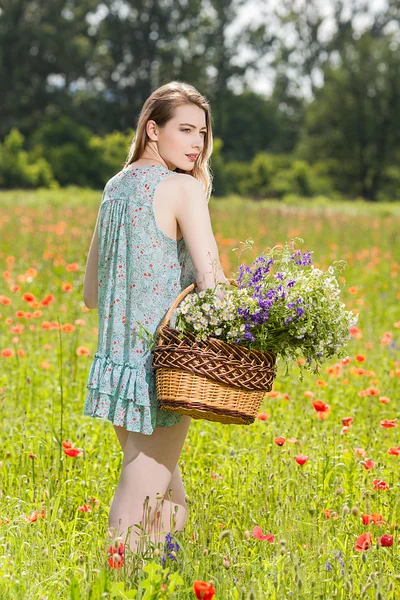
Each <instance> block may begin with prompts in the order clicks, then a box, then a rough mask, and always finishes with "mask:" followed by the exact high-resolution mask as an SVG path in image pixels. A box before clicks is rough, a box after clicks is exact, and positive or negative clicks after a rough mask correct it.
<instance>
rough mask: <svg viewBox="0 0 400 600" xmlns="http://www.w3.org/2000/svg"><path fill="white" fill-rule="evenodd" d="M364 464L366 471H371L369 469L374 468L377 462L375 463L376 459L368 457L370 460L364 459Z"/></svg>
mask: <svg viewBox="0 0 400 600" xmlns="http://www.w3.org/2000/svg"><path fill="white" fill-rule="evenodd" d="M362 466H363V467H364V469H365V470H366V471H369V469H373V468H374V466H375V463H374V461H373V460H369V459H368V460H364V461H363V462H362Z"/></svg>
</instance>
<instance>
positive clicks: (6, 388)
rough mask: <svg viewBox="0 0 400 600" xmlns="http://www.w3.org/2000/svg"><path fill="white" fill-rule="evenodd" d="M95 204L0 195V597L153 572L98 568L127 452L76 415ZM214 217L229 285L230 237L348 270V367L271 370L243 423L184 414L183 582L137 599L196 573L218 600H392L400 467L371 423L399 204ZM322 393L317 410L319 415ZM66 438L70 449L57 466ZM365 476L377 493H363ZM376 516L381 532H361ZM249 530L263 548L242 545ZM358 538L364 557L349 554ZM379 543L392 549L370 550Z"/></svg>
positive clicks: (60, 594)
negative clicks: (368, 538) (364, 544)
mask: <svg viewBox="0 0 400 600" xmlns="http://www.w3.org/2000/svg"><path fill="white" fill-rule="evenodd" d="M100 200H101V193H100V192H99V193H96V192H93V191H90V190H84V191H80V190H79V189H76V188H70V189H69V190H61V191H54V192H51V191H48V190H47V191H42V192H23V191H16V192H9V193H4V192H3V193H1V194H0V207H2V208H0V237H1V243H0V259H1V261H2V286H1V288H0V323H1V328H0V336H1V337H0V361H1V362H0V364H1V369H0V409H1V415H2V423H1V426H2V427H1V429H2V436H1V455H0V461H1V463H0V465H1V466H0V475H1V483H0V548H1V551H0V598H1V599H2V600H3V598H4V599H9V598H10V599H11V598H13V599H14V598H16V599H17V598H18V599H20V598H21V599H22V598H23V599H24V600H25V599H30V598H35V599H36V598H37V599H39V598H43V599H48V600H53V598H100V597H106V598H108V597H110V598H111V597H113V595H112V593H111V591H110V590H111V589H112V586H113V585H114V583H115V582H118V581H120V582H122V581H124V582H125V590H134V589H135V588H137V587H138V585H139V580H145V579H146V578H147V577H148V576H149V574H148V573H146V572H144V571H143V570H141V569H138V571H137V574H136V577H135V578H133V579H132V580H130V579H129V578H128V577H127V576H125V575H124V570H123V569H113V568H111V567H110V566H109V565H108V564H107V556H106V555H105V554H104V540H105V536H106V532H107V516H108V508H109V505H110V502H111V499H112V496H113V493H114V490H115V486H116V485H117V482H118V477H119V472H120V466H121V461H122V452H121V450H120V447H119V445H118V442H117V439H116V437H115V434H114V431H113V429H112V426H111V423H109V422H107V421H104V420H94V419H91V418H90V417H85V416H83V415H82V410H83V404H84V398H85V393H86V388H85V384H86V379H87V375H88V370H89V366H90V363H91V360H92V356H93V354H94V352H95V351H96V342H97V312H96V311H94V310H92V311H89V310H88V309H87V308H86V307H85V306H84V303H83V298H82V286H83V275H84V268H85V264H86V253H87V251H88V248H89V244H90V241H91V237H92V234H93V228H94V225H95V222H96V216H97V209H98V206H99V203H100ZM210 212H211V216H212V221H213V229H214V233H215V235H216V239H217V242H218V246H219V249H220V255H221V260H222V263H223V267H224V270H225V274H226V275H227V276H233V275H234V273H235V272H236V271H237V267H238V262H237V252H235V251H232V249H233V248H236V247H239V242H240V241H245V240H246V239H247V238H249V237H252V238H253V239H254V240H255V244H254V247H253V249H252V250H251V252H250V251H246V252H244V253H243V255H242V260H243V261H245V262H250V261H251V260H252V259H253V258H255V256H257V255H258V254H260V253H261V251H262V250H263V249H264V248H266V247H267V246H274V245H275V244H277V243H283V242H285V241H286V240H289V239H291V238H293V237H294V236H300V237H302V238H303V239H304V241H305V244H304V248H302V249H303V250H312V251H313V255H312V257H313V262H314V264H315V265H316V266H317V267H320V268H324V267H325V266H326V265H328V264H331V263H332V262H333V261H334V260H339V259H344V260H346V261H347V263H348V266H347V268H346V270H345V271H344V273H343V275H344V277H345V282H343V288H344V289H343V301H344V302H345V303H346V306H347V309H348V310H353V311H354V312H358V313H359V321H358V324H357V327H356V328H355V329H354V331H353V332H352V339H351V341H349V345H348V355H349V360H348V361H342V360H336V361H335V360H332V361H330V362H329V364H328V363H326V364H325V365H324V367H325V368H323V369H322V370H321V372H320V373H319V376H313V375H311V374H308V375H307V374H306V375H305V380H304V381H303V382H302V383H300V382H299V380H298V377H297V375H298V371H297V367H295V368H294V369H293V372H292V374H291V375H290V377H288V378H283V376H282V374H283V372H284V365H281V367H280V371H279V372H278V375H277V378H276V380H275V384H274V392H272V393H270V394H267V395H266V396H265V399H264V401H263V404H262V406H261V408H260V413H259V418H258V419H256V421H255V422H254V423H253V424H252V425H250V426H247V427H246V426H235V425H230V426H227V425H222V424H217V423H211V422H207V421H192V424H191V427H190V430H189V434H188V437H187V439H186V442H185V444H184V447H183V451H182V455H181V459H180V466H181V472H182V477H183V480H184V484H185V489H186V492H187V494H188V496H189V498H190V500H189V521H188V524H187V526H186V529H185V531H184V532H182V533H180V534H177V535H176V536H175V539H176V540H179V545H180V549H179V551H178V553H177V561H174V560H172V559H167V564H168V565H169V566H170V567H171V569H172V571H176V572H179V573H180V575H181V576H182V578H183V582H184V583H183V584H182V585H181V586H180V587H179V588H178V591H177V592H176V593H175V594H169V595H168V591H165V592H163V591H161V590H160V591H159V593H158V595H153V596H150V595H149V596H144V595H143V591H140V594H141V595H138V596H137V598H158V597H159V598H163V597H164V598H168V597H170V598H177V599H179V600H180V599H186V598H187V599H189V598H194V597H195V595H194V592H193V581H194V580H204V581H206V582H212V583H213V585H214V586H215V589H216V595H215V598H216V600H230V599H243V600H245V599H248V598H257V600H264V599H265V598H271V599H277V600H278V599H279V600H280V599H286V598H299V599H303V598H307V599H308V598H310V599H311V598H321V599H324V600H326V599H329V598H341V599H346V600H347V599H349V598H351V599H353V598H374V599H375V598H383V599H385V600H389V599H396V598H398V597H400V581H399V578H400V560H399V531H398V527H400V510H399V498H400V496H399V488H400V485H399V461H400V456H398V455H396V453H395V452H392V453H390V454H389V453H388V450H389V448H397V447H398V446H399V445H400V438H399V433H398V432H399V429H398V427H391V428H386V427H383V426H381V421H382V420H385V419H387V420H392V419H395V418H396V417H398V397H399V389H400V386H399V383H400V352H399V343H400V311H399V305H400V302H399V301H400V286H399V270H400V256H399V255H400V234H399V231H400V215H399V210H398V208H397V207H396V205H390V204H387V205H381V206H378V205H377V206H372V207H371V206H370V205H368V204H366V203H360V202H357V203H351V204H348V205H345V204H343V203H341V204H338V203H335V204H332V205H328V206H325V205H324V203H323V202H314V203H313V202H310V201H308V202H307V201H302V202H299V204H291V205H289V204H283V203H279V202H277V201H274V202H271V203H268V202H262V203H250V202H245V201H242V200H240V199H239V198H237V197H231V198H226V199H221V200H217V199H213V200H211V202H210ZM317 399H319V400H322V401H323V402H324V403H326V404H328V405H329V408H330V410H329V411H326V413H327V414H323V415H322V414H319V412H317V411H316V410H315V408H314V407H313V405H312V402H313V401H315V400H317ZM320 412H321V413H323V411H320ZM347 417H352V418H353V421H352V422H350V424H349V425H348V429H346V423H348V421H346V420H345V421H342V420H343V419H346V418H347ZM396 424H397V423H396ZM277 436H282V437H284V438H285V440H286V441H285V442H284V443H283V445H281V446H279V445H277V443H276V442H274V439H275V438H276V437H277ZM62 441H70V442H72V444H73V445H74V447H75V448H78V449H81V450H82V453H79V452H78V453H77V454H78V455H77V456H68V455H66V454H65V453H64V450H65V448H64V447H63V445H62V443H61V442H62ZM355 448H358V449H360V448H361V449H363V450H364V452H361V451H357V452H356V451H355V450H354V449H355ZM72 454H73V453H72ZM80 454H82V455H80ZM298 455H305V456H307V457H308V459H307V461H306V462H305V464H303V465H299V464H297V463H296V461H295V456H298ZM367 459H370V460H372V461H373V462H374V463H375V464H374V466H373V467H372V468H370V469H366V468H365V466H368V463H366V462H365V461H366V460H367ZM374 480H382V481H384V482H386V483H387V484H388V486H389V489H386V490H385V489H376V490H374V489H373V488H374ZM375 487H377V485H376V484H375ZM324 511H325V512H324ZM328 511H329V512H328ZM371 514H380V515H381V516H382V519H381V520H378V523H382V522H383V523H384V524H374V523H373V522H372V521H370V523H369V524H367V525H365V524H364V522H363V518H362V515H371ZM366 520H368V519H366V518H365V517H364V521H366ZM375 520H376V519H375ZM257 526H259V527H260V528H261V532H262V534H264V535H266V534H273V535H274V538H273V539H272V538H271V537H269V538H268V539H257V538H255V537H253V534H254V531H257V530H254V528H255V527H257ZM366 532H371V534H372V541H373V545H372V547H371V548H369V549H368V550H366V551H357V550H355V544H356V540H357V538H358V537H359V536H360V535H361V534H363V533H366ZM383 534H390V535H391V536H393V537H394V541H393V545H392V546H389V547H379V545H377V544H376V543H375V541H376V538H378V537H381V536H382V535H383ZM271 540H272V541H271ZM152 561H154V562H157V563H160V564H161V561H160V556H157V555H155V556H152V557H149V558H148V562H152ZM74 590H75V591H74ZM115 590H116V588H115V587H114V593H117V592H116V591H115ZM103 593H104V594H105V595H103V596H102V594H103ZM115 597H124V596H115ZM126 597H129V596H126ZM132 597H133V596H132Z"/></svg>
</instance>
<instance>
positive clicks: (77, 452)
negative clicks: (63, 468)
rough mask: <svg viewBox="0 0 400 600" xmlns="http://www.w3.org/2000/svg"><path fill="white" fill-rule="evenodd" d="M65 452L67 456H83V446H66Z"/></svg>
mask: <svg viewBox="0 0 400 600" xmlns="http://www.w3.org/2000/svg"><path fill="white" fill-rule="evenodd" d="M64 454H66V456H74V457H75V456H83V450H82V449H81V448H64Z"/></svg>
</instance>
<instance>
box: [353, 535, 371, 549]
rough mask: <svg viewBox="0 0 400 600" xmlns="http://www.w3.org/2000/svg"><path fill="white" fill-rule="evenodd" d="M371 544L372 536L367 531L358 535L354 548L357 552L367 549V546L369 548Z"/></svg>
mask: <svg viewBox="0 0 400 600" xmlns="http://www.w3.org/2000/svg"><path fill="white" fill-rule="evenodd" d="M371 546H372V538H371V534H370V532H369V531H368V532H367V533H362V534H361V535H359V536H358V538H357V540H356V545H355V546H354V550H357V551H358V552H364V551H365V550H368V548H371Z"/></svg>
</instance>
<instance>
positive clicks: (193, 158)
mask: <svg viewBox="0 0 400 600" xmlns="http://www.w3.org/2000/svg"><path fill="white" fill-rule="evenodd" d="M186 156H187V157H188V159H189V160H191V161H192V162H195V160H196V158H197V157H198V154H186Z"/></svg>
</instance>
